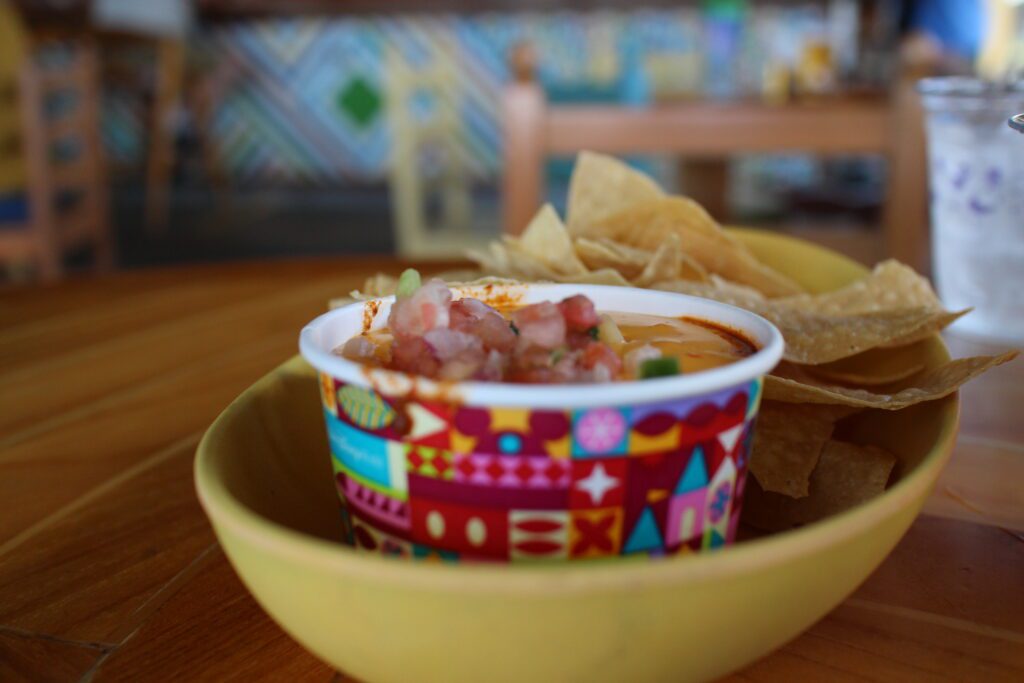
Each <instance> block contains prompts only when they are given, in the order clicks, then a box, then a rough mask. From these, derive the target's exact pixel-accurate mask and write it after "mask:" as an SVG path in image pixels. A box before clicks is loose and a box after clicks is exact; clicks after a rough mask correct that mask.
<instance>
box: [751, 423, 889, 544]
mask: <svg viewBox="0 0 1024 683" xmlns="http://www.w3.org/2000/svg"><path fill="white" fill-rule="evenodd" d="M895 464H896V457H895V456H894V455H893V454H892V453H889V452H888V451H885V450H883V449H881V448H877V447H875V446H861V445H857V444H852V443H846V442H844V441H829V442H828V443H826V444H825V447H824V448H823V449H822V451H821V457H820V458H819V459H818V466H817V467H815V468H814V472H813V473H812V474H811V481H810V487H809V494H808V495H807V496H805V497H804V498H789V497H787V496H784V495H782V494H779V493H771V492H767V491H764V490H763V489H762V488H761V487H760V486H759V485H757V483H756V482H749V485H748V486H747V489H746V493H745V494H744V500H743V521H744V522H745V523H747V524H750V525H751V526H753V527H756V528H758V529H763V530H765V531H781V530H783V529H789V528H792V527H794V526H799V525H802V524H810V523H811V522H816V521H818V520H820V519H824V518H825V517H829V516H831V515H835V514H838V513H840V512H843V511H845V510H849V509H850V508H853V507H855V506H857V505H860V504H861V503H864V502H866V501H868V500H871V499H872V498H875V497H876V496H879V495H881V494H882V493H883V492H884V491H885V487H886V484H887V483H888V481H889V475H890V474H891V473H892V468H893V466H894V465H895Z"/></svg>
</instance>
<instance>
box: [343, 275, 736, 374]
mask: <svg viewBox="0 0 1024 683" xmlns="http://www.w3.org/2000/svg"><path fill="white" fill-rule="evenodd" d="M754 351H755V349H754V347H753V345H751V344H750V343H749V342H747V341H746V340H745V339H743V338H741V337H739V336H738V335H735V334H733V333H731V332H728V331H726V330H724V329H721V328H719V327H717V326H715V325H712V324H710V323H706V322H704V321H696V320H689V319H679V318H668V317H663V316H653V315H639V314H624V313H598V311H597V309H596V308H595V307H594V302H593V301H591V300H590V299H589V298H588V297H586V296H584V295H582V294H577V295H575V296H570V297H568V298H566V299H563V300H562V301H559V302H557V303H556V302H551V301H543V302H540V303H535V304H530V305H527V306H522V307H518V308H515V309H511V310H498V309H496V308H492V307H491V306H488V305H487V304H486V303H484V302H483V301H480V300H479V299H474V298H470V297H465V298H462V299H456V300H453V299H452V293H451V290H449V289H448V287H447V286H446V285H445V284H444V282H442V281H441V280H436V279H435V280H428V281H427V282H422V281H421V279H420V275H419V273H417V272H416V271H415V270H411V269H410V270H407V271H405V272H404V273H402V276H401V278H400V279H399V281H398V288H397V291H396V297H395V302H394V304H393V305H392V307H391V313H390V315H389V316H388V321H387V326H386V327H385V328H381V329H374V330H368V331H366V332H364V333H363V334H360V335H357V336H355V337H353V338H351V339H349V340H348V341H347V342H346V343H345V344H344V345H342V346H341V347H340V349H338V350H337V352H338V353H339V354H340V355H342V356H344V357H346V358H348V359H350V360H353V361H356V362H359V363H363V364H368V365H376V366H381V367H386V368H390V369H393V370H400V371H402V372H407V373H411V374H418V375H424V376H426V377H431V378H434V379H442V380H451V381H461V380H479V381H488V382H500V381H505V382H520V383H532V384H573V383H592V382H609V381H613V380H629V379H648V378H654V377H666V376H669V375H676V374H680V373H681V372H693V371H697V370H702V369H706V368H709V367H715V366H717V365H723V364H725V363H728V362H732V361H735V360H738V359H739V358H742V357H744V356H747V355H750V354H751V353H753V352H754Z"/></svg>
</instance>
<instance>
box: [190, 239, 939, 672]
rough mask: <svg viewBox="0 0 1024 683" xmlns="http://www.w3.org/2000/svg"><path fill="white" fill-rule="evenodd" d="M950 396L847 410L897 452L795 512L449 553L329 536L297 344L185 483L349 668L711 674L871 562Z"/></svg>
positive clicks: (801, 259)
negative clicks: (892, 479) (754, 521)
mask: <svg viewBox="0 0 1024 683" xmlns="http://www.w3.org/2000/svg"><path fill="white" fill-rule="evenodd" d="M734 234H736V235H738V236H739V237H740V238H741V239H742V240H743V241H744V242H745V243H747V245H748V246H749V247H750V248H751V249H752V250H753V251H754V252H755V253H756V254H757V255H758V256H760V257H761V258H762V259H763V260H765V261H767V262H768V263H770V264H772V265H774V266H776V267H777V268H779V269H780V270H782V271H784V272H786V273H789V274H790V275H792V276H793V277H794V278H796V279H797V280H798V281H800V282H801V283H802V284H803V285H805V286H806V287H807V288H808V289H810V290H812V291H823V290H828V289H832V288H835V287H839V286H841V285H843V284H845V283H847V282H849V281H851V280H854V279H856V278H858V277H860V276H862V275H863V274H864V269H863V268H862V267H860V266H858V265H857V264H855V263H853V262H852V261H849V260H848V259H845V258H843V257H841V256H838V255H836V254H834V253H832V252H830V251H827V250H825V249H822V248H820V247H816V246H813V245H810V244H807V243H805V242H801V241H798V240H794V239H790V238H784V237H779V236H772V235H768V234H763V233H757V232H754V231H736V232H735V233H734ZM921 353H922V355H923V357H924V358H925V360H926V362H927V363H928V364H929V365H933V364H937V363H940V362H942V361H943V360H946V359H948V354H947V352H946V349H945V347H944V346H943V344H942V342H941V340H940V339H939V338H938V337H935V338H933V339H931V340H929V341H928V342H926V343H924V344H922V347H921ZM957 401H958V399H957V397H956V396H951V397H949V398H947V399H944V400H942V401H936V402H932V403H928V404H923V405H919V406H915V407H913V408H910V409H908V410H904V411H899V412H897V413H885V414H880V411H876V412H875V413H873V414H870V415H869V416H868V417H867V418H865V419H864V420H861V421H860V422H859V423H858V424H857V425H856V429H858V430H862V431H864V432H865V433H866V434H869V435H870V437H871V439H872V440H873V441H874V442H875V443H878V444H880V445H882V446H885V447H887V448H889V449H890V450H892V451H893V452H894V453H896V455H897V456H898V457H899V465H898V467H897V471H896V476H897V481H896V483H895V484H893V485H892V486H891V487H890V489H889V490H888V491H886V493H885V494H884V495H882V496H880V497H879V498H876V499H875V500H872V501H871V502H869V503H866V504H864V505H861V506H859V507H857V508H855V509H853V510H850V511H848V512H846V513H843V514H840V515H836V516H834V517H832V518H830V519H828V520H825V521H823V522H819V523H817V524H813V525H809V526H807V527H804V528H802V529H799V530H796V531H791V532H788V533H784V534H778V535H775V536H771V537H767V538H762V539H758V540H753V541H748V542H745V543H740V544H738V545H736V546H733V547H730V548H727V549H725V550H723V551H721V552H718V553H708V554H700V555H693V556H689V557H680V558H672V559H665V560H658V561H651V560H644V561H639V562H636V561H629V560H616V561H612V562H607V563H596V564H591V563H564V564H559V565H555V566H544V567H539V566H523V567H509V566H499V565H471V564H460V565H447V564H434V563H409V562H403V561H400V560H399V561H396V560H393V559H390V558H385V557H379V556H375V555H369V554H365V553H356V552H355V551H353V550H352V549H350V548H348V547H345V546H342V545H340V544H339V543H337V542H336V541H334V540H333V539H336V538H340V533H341V530H340V516H339V510H338V505H337V500H336V497H335V493H334V490H333V488H332V486H331V481H332V479H331V476H330V475H331V473H330V461H329V458H328V454H327V450H326V446H325V443H324V440H323V434H322V432H323V424H322V423H321V422H320V418H319V410H318V407H317V406H318V402H319V396H318V391H317V381H316V377H315V375H314V374H313V372H312V370H311V369H310V368H309V367H308V366H306V365H305V363H304V362H303V361H302V360H301V359H299V358H295V359H292V360H290V361H288V362H287V363H285V364H284V365H282V366H281V367H279V368H278V369H277V370H275V371H274V372H272V373H271V374H269V375H268V376H266V377H264V378H263V379H261V380H260V381H259V382H257V383H256V384H255V385H253V386H252V387H251V388H250V389H248V390H247V391H246V392H245V393H244V394H242V396H240V397H239V398H238V399H237V400H236V401H235V402H234V403H233V404H232V405H231V406H230V407H229V408H228V409H227V410H225V411H224V413H223V414H222V415H221V416H220V417H219V418H218V419H217V421H216V422H215V423H214V424H213V426H212V427H211V428H210V430H209V431H208V432H207V434H206V436H205V438H204V439H203V441H202V443H201V444H200V446H199V452H198V455H197V457H196V468H195V476H196V486H197V489H198V491H199V497H200V500H201V501H202V503H203V507H204V508H205V509H206V512H207V514H208V515H209V517H210V519H211V521H212V523H213V526H214V529H215V531H216V533H217V537H218V538H219V539H220V542H221V545H222V546H223V547H224V550H225V552H226V553H227V555H228V557H229V559H230V560H231V563H232V564H233V565H234V567H235V569H236V570H237V571H238V573H239V575H240V576H241V577H242V580H243V581H244V582H245V584H246V586H248V588H249V590H250V591H252V593H253V595H254V596H255V597H256V599H257V600H258V601H259V603H260V604H261V605H262V606H263V607H264V609H266V611H267V612H268V613H269V614H270V615H271V616H272V617H273V618H274V619H275V620H276V621H277V622H278V623H279V624H280V625H281V626H282V628H284V629H285V631H287V632H288V633H289V634H291V635H292V636H293V637H294V638H295V639H296V640H297V641H299V642H300V643H302V644H303V645H304V646H305V647H306V648H308V649H309V650H310V651H312V652H313V653H314V654H316V655H318V656H319V657H320V658H322V659H323V660H325V661H327V662H329V663H331V664H332V665H334V666H336V667H338V668H339V669H341V670H343V671H345V672H346V673H348V674H351V675H353V676H356V677H358V678H360V679H363V680H367V681H406V680H410V679H413V678H415V679H416V680H422V681H445V682H451V681H480V680H488V681H505V680H508V681H522V680H529V681H534V680H543V681H556V680H557V681H560V680H587V681H621V680H672V681H680V680H706V679H710V678H714V677H717V676H721V675H723V674H725V673H727V672H729V671H732V670H735V669H738V668H740V667H742V666H744V665H746V664H748V663H750V662H752V661H754V660H755V659H757V658H758V657H761V656H762V655H764V654H766V653H768V652H770V651H771V650H773V649H775V648H776V647H778V646H780V645H782V644H783V643H785V642H786V641H788V640H789V639H791V638H793V637H794V636H796V635H797V634H798V633H800V632H801V631H803V630H804V629H806V628H807V627H808V626H810V625H811V624H812V623H814V622H815V621H816V620H818V619H819V618H821V617H822V616H824V615H825V614H826V613H827V612H828V611H829V610H831V609H832V608H833V607H834V606H835V605H837V604H838V603H839V602H840V601H842V600H843V598H845V597H846V596H847V595H849V594H850V593H851V592H852V591H853V590H854V589H855V588H856V587H857V586H858V584H860V583H861V582H862V581H863V580H864V579H865V578H866V577H867V576H868V574H870V573H871V571H872V570H873V569H874V568H875V567H876V566H878V564H879V563H880V562H881V561H882V559H883V558H884V557H885V556H886V554H888V553H889V551H890V550H891V549H892V548H893V546H894V545H895V544H896V542H897V541H898V540H899V539H900V537H901V536H902V535H903V533H904V532H905V531H906V530H907V527H909V526H910V523H911V522H912V521H913V519H914V517H915V516H916V515H917V513H918V511H919V510H920V508H921V505H922V504H923V502H924V500H925V497H926V496H927V495H928V493H929V492H930V490H931V488H932V486H933V485H934V483H935V480H936V478H937V477H938V475H939V472H940V471H941V469H942V467H943V465H944V464H945V462H946V461H947V459H948V458H949V454H950V452H951V449H952V445H953V440H954V436H955V433H956V425H957V413H958V402H957Z"/></svg>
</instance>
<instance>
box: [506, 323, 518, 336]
mask: <svg viewBox="0 0 1024 683" xmlns="http://www.w3.org/2000/svg"><path fill="white" fill-rule="evenodd" d="M508 326H509V327H511V328H512V332H514V333H515V335H516V336H517V337H518V336H519V328H518V327H516V324H515V323H509V324H508Z"/></svg>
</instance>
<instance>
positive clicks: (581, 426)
mask: <svg viewBox="0 0 1024 683" xmlns="http://www.w3.org/2000/svg"><path fill="white" fill-rule="evenodd" d="M761 383H762V380H761V379H760V378H758V379H756V380H753V381H749V382H746V383H744V384H742V385H740V386H736V387H732V388H729V389H726V390H722V391H718V392H716V393H714V394H712V395H709V396H701V397H699V398H696V399H693V398H691V399H679V400H675V401H667V402H659V403H653V404H639V405H632V406H599V407H592V408H586V409H580V410H535V409H527V408H494V407H492V408H479V407H470V406H464V405H457V404H451V403H444V402H439V401H427V400H416V399H411V400H397V401H396V400H391V399H388V398H385V397H383V396H382V395H381V394H379V393H377V392H375V391H374V390H372V389H368V388H364V387H360V386H356V385H354V384H346V383H344V382H341V381H339V380H336V379H334V378H332V377H331V376H329V375H327V374H325V373H321V375H320V385H321V398H322V401H323V407H324V417H325V420H326V423H327V432H328V438H329V441H330V449H331V461H332V464H333V469H334V475H335V481H336V483H337V489H338V494H339V496H340V498H341V501H342V505H343V518H344V520H345V530H346V534H347V536H348V538H347V540H348V542H349V543H351V544H353V545H354V546H356V547H357V548H359V549H362V550H367V551H373V552H378V553H382V554H385V555H393V556H399V557H413V558H434V559H441V560H448V561H455V560H472V561H497V562H505V561H515V562H524V561H526V562H535V561H549V560H577V559H592V558H607V557H616V556H663V555H675V554H683V553H690V552H696V551H700V550H707V549H713V548H718V547H721V546H723V545H725V544H726V543H729V542H731V541H732V540H733V539H734V538H735V535H736V527H737V524H738V522H739V518H740V505H741V503H742V498H743V485H744V481H745V476H746V471H747V463H748V460H749V456H750V442H751V439H752V435H753V426H754V419H755V417H756V413H757V406H758V402H759V399H760V395H761V385H762V384H761Z"/></svg>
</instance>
